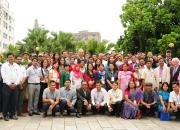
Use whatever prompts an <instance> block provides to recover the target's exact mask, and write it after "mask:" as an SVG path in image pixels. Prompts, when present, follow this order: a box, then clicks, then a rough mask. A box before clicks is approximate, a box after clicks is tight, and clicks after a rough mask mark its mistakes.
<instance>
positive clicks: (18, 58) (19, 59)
mask: <svg viewBox="0 0 180 130" xmlns="http://www.w3.org/2000/svg"><path fill="white" fill-rule="evenodd" d="M16 63H17V64H18V65H19V67H20V76H19V85H18V86H17V87H18V93H17V106H16V108H17V115H18V116H25V115H24V114H23V113H22V107H23V100H24V86H25V85H24V84H25V82H26V68H25V66H24V65H22V57H21V56H16Z"/></svg>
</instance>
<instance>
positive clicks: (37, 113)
mask: <svg viewBox="0 0 180 130" xmlns="http://www.w3.org/2000/svg"><path fill="white" fill-rule="evenodd" d="M33 114H34V115H41V114H40V113H39V112H33Z"/></svg>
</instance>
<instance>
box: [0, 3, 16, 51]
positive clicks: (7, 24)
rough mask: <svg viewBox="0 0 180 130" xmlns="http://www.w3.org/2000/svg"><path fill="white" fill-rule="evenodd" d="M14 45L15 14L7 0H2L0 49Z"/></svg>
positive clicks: (0, 8) (0, 5) (0, 10)
mask: <svg viewBox="0 0 180 130" xmlns="http://www.w3.org/2000/svg"><path fill="white" fill-rule="evenodd" d="M9 44H12V45H14V14H13V13H12V12H11V11H10V9H9V3H8V1H7V0H0V51H4V50H6V48H7V46H8V45H9Z"/></svg>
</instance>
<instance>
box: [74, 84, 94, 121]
mask: <svg viewBox="0 0 180 130" xmlns="http://www.w3.org/2000/svg"><path fill="white" fill-rule="evenodd" d="M90 102H91V93H90V90H88V84H87V82H86V81H83V82H82V86H81V88H79V89H77V114H76V117H78V118H80V113H82V114H86V112H87V111H89V110H90V109H91V103H90Z"/></svg>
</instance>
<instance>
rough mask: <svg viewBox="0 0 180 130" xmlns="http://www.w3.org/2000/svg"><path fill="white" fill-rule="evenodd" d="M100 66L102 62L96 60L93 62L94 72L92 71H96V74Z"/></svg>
mask: <svg viewBox="0 0 180 130" xmlns="http://www.w3.org/2000/svg"><path fill="white" fill-rule="evenodd" d="M100 64H102V61H101V60H100V59H97V60H96V62H95V66H94V68H95V70H94V71H96V72H97V71H98V67H99V65H100Z"/></svg>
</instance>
